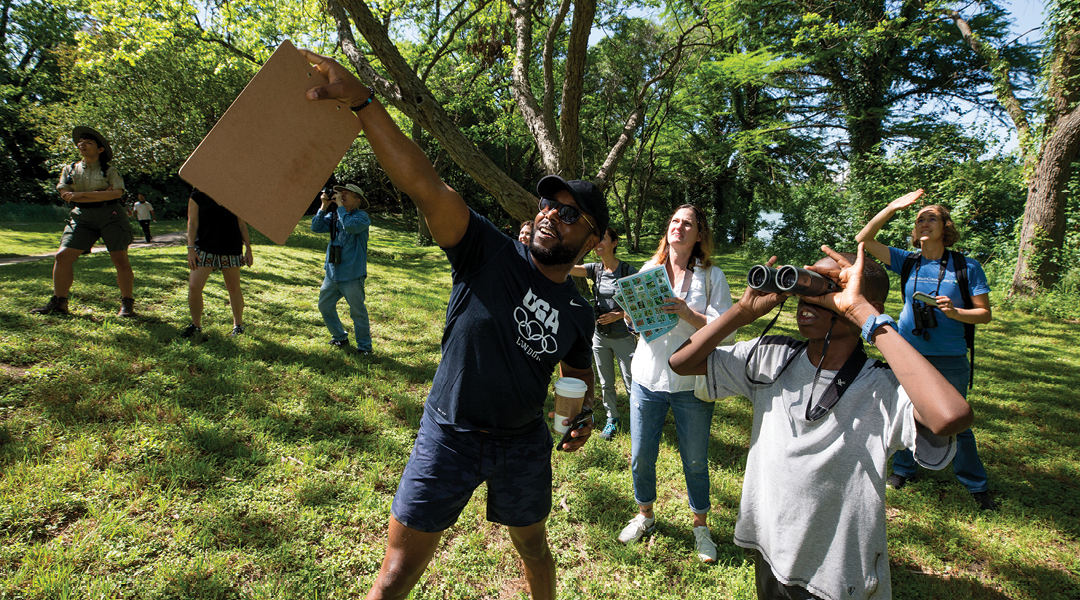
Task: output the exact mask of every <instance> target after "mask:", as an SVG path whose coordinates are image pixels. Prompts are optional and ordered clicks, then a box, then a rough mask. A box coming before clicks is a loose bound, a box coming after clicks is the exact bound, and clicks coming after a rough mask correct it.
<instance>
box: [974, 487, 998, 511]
mask: <svg viewBox="0 0 1080 600" xmlns="http://www.w3.org/2000/svg"><path fill="white" fill-rule="evenodd" d="M971 497H972V498H974V499H975V503H976V504H978V505H979V510H992V511H996V510H997V504H994V499H993V498H991V497H990V492H975V493H973V494H971Z"/></svg>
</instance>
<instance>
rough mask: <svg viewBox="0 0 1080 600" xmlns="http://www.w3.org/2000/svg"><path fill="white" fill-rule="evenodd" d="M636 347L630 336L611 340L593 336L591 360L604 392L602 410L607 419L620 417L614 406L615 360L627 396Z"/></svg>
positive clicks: (610, 338)
mask: <svg viewBox="0 0 1080 600" xmlns="http://www.w3.org/2000/svg"><path fill="white" fill-rule="evenodd" d="M636 347H637V338H636V337H634V336H632V335H628V336H626V337H621V338H613V337H608V336H606V335H601V334H599V333H594V334H593V339H592V353H593V360H594V361H595V362H596V372H597V374H598V375H599V376H600V388H601V389H603V390H604V409H605V410H607V417H608V418H609V419H618V418H619V417H620V416H621V415H620V414H619V408H618V406H616V404H615V381H616V380H615V359H618V360H619V370H620V371H622V378H623V384H625V385H626V393H628V394H629V393H630V384H631V381H630V361H631V360H632V359H633V358H634V348H636Z"/></svg>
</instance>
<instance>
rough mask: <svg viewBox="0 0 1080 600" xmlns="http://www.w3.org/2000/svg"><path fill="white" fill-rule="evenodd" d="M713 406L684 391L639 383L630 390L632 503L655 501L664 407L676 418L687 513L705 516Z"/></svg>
mask: <svg viewBox="0 0 1080 600" xmlns="http://www.w3.org/2000/svg"><path fill="white" fill-rule="evenodd" d="M715 406H716V405H715V404H713V403H712V402H702V401H701V400H698V399H697V398H696V397H694V390H689V391H686V392H654V391H652V390H649V389H647V388H645V387H642V386H641V385H639V384H638V383H636V382H635V383H633V384H631V387H630V469H631V471H632V473H633V476H634V500H635V501H636V502H637V503H638V504H639V505H643V506H648V505H651V504H652V503H653V502H655V501H656V458H657V457H658V456H659V455H660V436H661V434H662V433H663V431H664V419H666V418H667V413H668V409H669V408H670V409H671V412H672V414H674V415H675V433H676V434H677V435H678V437H679V456H681V457H682V464H683V474H684V475H685V476H686V493H687V496H689V499H690V510H692V511H694V513H695V514H699V515H700V514H703V513H706V512H709V508H710V503H709V430H710V429H711V428H712V416H713V409H714V408H715Z"/></svg>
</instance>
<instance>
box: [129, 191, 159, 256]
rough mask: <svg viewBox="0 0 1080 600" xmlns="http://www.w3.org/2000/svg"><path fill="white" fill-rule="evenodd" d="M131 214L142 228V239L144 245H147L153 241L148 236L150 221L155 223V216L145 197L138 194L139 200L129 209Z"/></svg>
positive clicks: (150, 236)
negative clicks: (144, 241)
mask: <svg viewBox="0 0 1080 600" xmlns="http://www.w3.org/2000/svg"><path fill="white" fill-rule="evenodd" d="M131 210H132V212H134V214H135V218H136V219H137V220H138V221H139V225H141V226H142V230H143V237H145V238H146V243H147V244H149V243H150V242H151V241H153V239H154V236H152V235H150V220H151V219H153V220H154V222H155V223H157V215H156V214H154V207H153V206H152V205H151V204H150V203H149V202H147V201H146V196H144V195H143V194H139V200H138V201H137V202H135V205H134V206H132V207H131Z"/></svg>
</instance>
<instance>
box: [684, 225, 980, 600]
mask: <svg viewBox="0 0 1080 600" xmlns="http://www.w3.org/2000/svg"><path fill="white" fill-rule="evenodd" d="M822 250H823V251H824V252H825V253H826V255H827V256H826V257H824V258H822V259H821V260H819V261H818V262H817V263H816V264H815V265H813V266H811V267H807V268H806V269H796V268H794V267H791V268H788V267H784V268H781V269H779V270H775V271H773V270H772V265H773V264H774V263H775V262H776V259H775V257H773V259H771V260H770V261H769V262H768V263H767V265H764V267H763V268H762V269H757V270H756V271H757V272H756V273H751V274H750V275H751V276H750V278H749V279H750V283H751V285H750V286H749V287H747V289H746V291H745V292H744V293H743V296H742V298H741V299H740V300H739V302H738V303H737V304H735V305H734V306H733V307H732V308H731V309H729V310H728V311H726V312H725V313H724V314H723V315H722V316H721V317H720V318H718V319H716V320H714V321H712V322H711V323H709V324H707V325H706V326H705V327H703V328H702V329H700V330H699V331H698V332H697V333H695V334H694V335H693V336H692V337H691V338H690V340H689V341H688V342H687V343H686V344H684V345H683V346H682V347H681V348H679V350H677V351H676V352H675V354H674V355H672V357H671V359H670V364H671V367H672V369H674V371H675V372H676V373H678V374H680V375H706V376H707V378H708V387H709V392H710V395H711V396H712V397H714V398H723V397H727V396H736V395H741V396H745V397H747V398H749V399H750V401H751V403H752V404H753V407H754V423H753V430H752V434H751V438H750V454H749V457H748V458H747V464H746V475H745V478H744V481H743V491H742V501H741V503H740V506H739V517H738V521H737V523H736V525H735V543H736V544H737V545H739V546H742V547H743V548H747V549H749V550H750V551H751V552H752V553H753V554H754V561H755V574H756V583H757V590H758V597H759V598H845V599H885V598H890V597H891V595H892V590H891V582H890V575H889V560H888V544H887V541H886V537H885V474H886V464H887V461H888V458H889V455H890V454H891V453H892V452H894V451H896V450H898V449H901V448H910V449H912V450H913V451H914V452H915V457H916V459H917V460H918V461H919V462H920V463H922V464H923V465H924V466H926V467H928V468H931V469H940V468H942V467H944V466H945V465H947V464H948V463H949V461H950V460H951V458H952V455H953V453H954V452H955V438H954V437H953V436H955V434H957V433H959V432H961V431H963V430H965V429H967V427H969V426H970V425H971V423H972V421H973V420H974V416H973V413H972V410H971V407H970V406H969V405H968V404H967V402H966V401H965V400H964V398H963V396H961V395H960V393H959V392H957V391H956V388H954V387H953V386H952V385H951V384H949V382H948V381H947V380H946V379H945V378H944V377H943V376H942V375H941V374H940V373H939V372H938V371H937V370H936V369H935V368H934V367H933V366H931V365H930V363H929V362H927V361H926V359H925V358H923V357H922V356H921V355H920V354H919V353H918V352H917V351H916V350H915V349H914V348H912V347H911V345H910V344H909V343H908V342H907V341H905V340H904V338H903V337H902V336H901V335H900V334H899V333H898V332H897V331H896V324H895V322H894V321H893V320H892V319H891V318H890V317H889V316H888V315H885V314H883V310H884V306H883V303H884V301H885V299H886V296H887V295H888V291H889V278H888V276H887V275H886V273H885V271H884V269H882V267H881V266H880V265H879V264H877V263H876V262H874V261H873V260H872V259H867V258H866V257H865V256H864V251H863V246H862V244H860V245H859V252H858V254H857V255H854V254H850V253H847V254H840V253H837V252H834V251H833V250H831V249H830V248H828V247H827V246H822ZM799 280H802V282H801V283H799ZM755 288H756V289H755ZM791 295H796V296H798V300H799V303H798V309H797V311H796V320H797V322H798V326H799V333H800V334H802V335H803V336H804V337H805V338H806V340H805V341H799V340H796V339H794V338H790V337H787V336H767V337H760V338H758V339H756V340H750V341H747V342H739V343H737V344H735V345H734V346H727V347H723V348H717V344H719V343H720V342H721V341H722V340H723V339H724V338H725V337H727V336H728V335H729V334H730V333H731V332H733V331H735V330H736V329H737V328H739V327H742V326H745V325H749V324H750V323H752V322H754V321H756V320H757V319H759V318H761V317H762V316H764V315H766V314H767V313H768V312H769V311H771V310H772V309H773V308H774V307H776V306H777V305H779V304H781V303H782V302H783V301H784V300H786V299H787V298H788V297H790V296H791ZM864 341H865V342H866V343H869V344H871V345H874V346H877V348H878V349H879V350H880V351H881V354H882V355H883V356H884V357H885V359H886V360H887V361H888V363H889V364H888V365H885V364H884V363H882V362H880V361H874V360H872V359H869V358H867V357H866V354H865V353H864V351H863V342H864Z"/></svg>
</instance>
